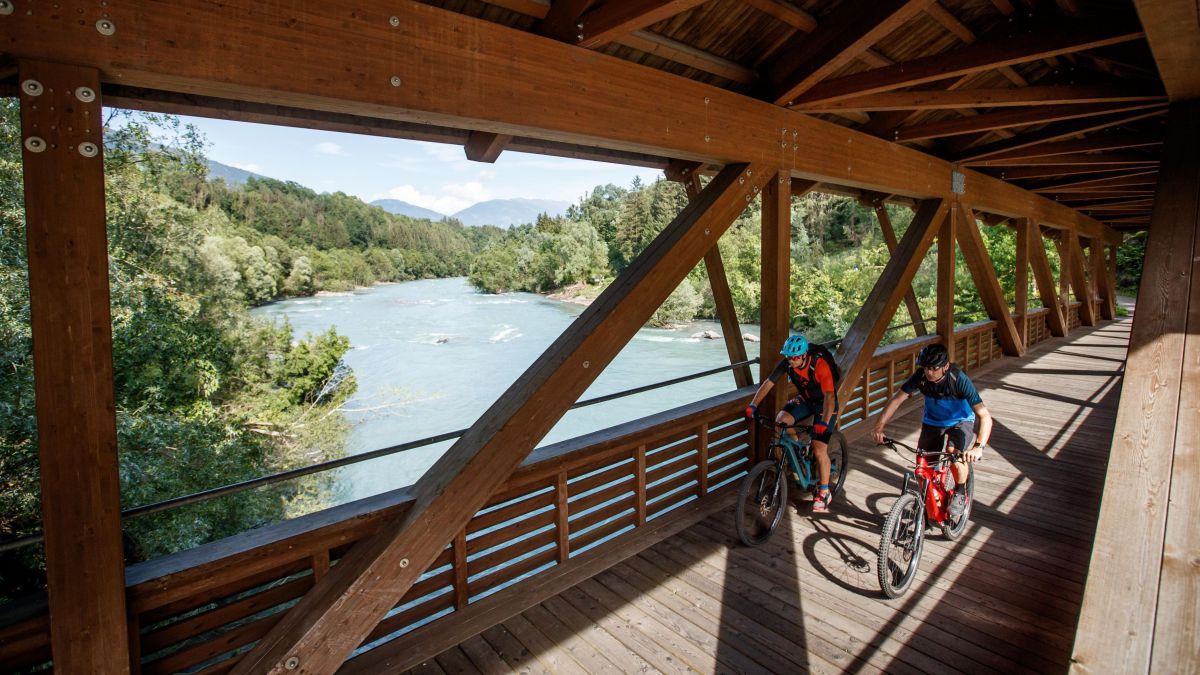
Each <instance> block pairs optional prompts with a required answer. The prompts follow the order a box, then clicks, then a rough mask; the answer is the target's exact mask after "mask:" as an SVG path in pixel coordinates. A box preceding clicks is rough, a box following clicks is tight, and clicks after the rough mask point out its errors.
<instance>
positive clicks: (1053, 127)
mask: <svg viewBox="0 0 1200 675" xmlns="http://www.w3.org/2000/svg"><path fill="white" fill-rule="evenodd" d="M1166 112H1167V109H1166V107H1165V106H1162V107H1155V108H1151V109H1148V110H1144V109H1139V110H1134V111H1126V112H1121V113H1115V114H1112V115H1103V116H1099V117H1093V118H1088V119H1086V120H1084V121H1068V122H1056V123H1053V124H1049V125H1047V126H1046V127H1044V128H1042V129H1039V130H1037V131H1035V132H1032V133H1028V134H1021V135H1020V136H1015V137H1013V138H1006V139H1004V140H1000V141H996V142H994V143H989V144H987V145H981V146H979V147H977V148H971V149H969V150H966V151H964V152H962V153H961V154H960V155H958V156H957V157H956V158H955V159H956V160H957V161H959V162H961V163H965V164H970V163H972V162H973V161H974V160H980V159H988V158H991V157H993V156H995V155H1000V154H1003V153H1005V152H1007V151H1009V150H1016V149H1019V148H1027V147H1030V146H1035V145H1041V144H1043V143H1052V142H1054V141H1061V140H1065V139H1068V138H1071V137H1073V136H1079V135H1081V134H1090V133H1092V132H1095V131H1100V130H1103V129H1108V128H1111V127H1118V126H1123V125H1126V124H1132V123H1134V122H1139V121H1141V120H1145V119H1150V118H1153V117H1161V116H1163V115H1165V114H1166Z"/></svg>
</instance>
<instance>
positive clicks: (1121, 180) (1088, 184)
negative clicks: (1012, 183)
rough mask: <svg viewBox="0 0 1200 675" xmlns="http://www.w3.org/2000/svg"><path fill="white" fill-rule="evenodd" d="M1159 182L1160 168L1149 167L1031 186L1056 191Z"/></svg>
mask: <svg viewBox="0 0 1200 675" xmlns="http://www.w3.org/2000/svg"><path fill="white" fill-rule="evenodd" d="M1156 182H1158V169H1157V168H1153V169H1147V170H1144V171H1130V172H1128V173H1124V174H1121V175H1119V176H1110V177H1104V178H1095V179H1086V180H1081V179H1075V180H1070V181H1066V182H1060V183H1052V184H1050V185H1039V186H1037V187H1034V188H1031V189H1032V190H1033V191H1034V192H1055V191H1062V190H1066V189H1070V188H1076V189H1079V188H1082V189H1090V188H1103V187H1128V186H1130V185H1154V184H1155V183H1156Z"/></svg>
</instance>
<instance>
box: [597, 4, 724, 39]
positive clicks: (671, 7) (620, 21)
mask: <svg viewBox="0 0 1200 675" xmlns="http://www.w3.org/2000/svg"><path fill="white" fill-rule="evenodd" d="M707 1H708V0H605V1H604V2H602V3H601V4H600V5H598V6H596V7H594V8H592V9H590V10H588V11H587V12H585V13H584V14H583V15H582V16H581V17H579V20H578V22H577V23H576V28H577V29H578V31H579V32H578V33H576V40H575V42H576V44H578V45H579V46H580V47H588V48H595V47H599V46H601V45H603V44H605V43H606V42H611V41H613V40H615V39H617V38H620V37H623V36H626V35H629V34H630V33H632V32H633V31H635V30H639V29H642V28H645V27H646V26H649V25H651V24H655V23H658V22H659V21H662V20H664V19H669V18H671V17H673V16H675V15H676V14H682V13H683V12H686V11H687V10H689V9H692V8H693V7H696V6H698V5H702V4H704V3H705V2H707Z"/></svg>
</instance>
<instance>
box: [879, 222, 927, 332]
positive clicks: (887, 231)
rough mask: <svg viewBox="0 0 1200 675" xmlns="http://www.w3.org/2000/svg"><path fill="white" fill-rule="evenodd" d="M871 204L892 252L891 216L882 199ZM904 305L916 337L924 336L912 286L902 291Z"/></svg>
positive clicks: (894, 231)
mask: <svg viewBox="0 0 1200 675" xmlns="http://www.w3.org/2000/svg"><path fill="white" fill-rule="evenodd" d="M873 206H874V207H875V217H876V218H878V219H879V229H880V230H882V231H883V240H884V242H886V243H887V247H888V253H892V252H894V251H895V250H896V230H895V229H893V228H892V218H891V216H889V215H888V212H887V206H886V205H885V204H884V203H883V200H882V199H876V200H875V201H874V202H873ZM904 306H905V307H906V308H907V309H908V316H909V318H910V319H911V320H912V322H913V330H915V331H916V332H917V337H922V336H924V335H925V334H926V333H927V332H928V331H927V330H925V322H924V320H923V319H922V318H921V306H920V305H918V304H917V294H916V293H915V292H913V289H912V286H909V287H908V290H907V291H906V292H905V293H904Z"/></svg>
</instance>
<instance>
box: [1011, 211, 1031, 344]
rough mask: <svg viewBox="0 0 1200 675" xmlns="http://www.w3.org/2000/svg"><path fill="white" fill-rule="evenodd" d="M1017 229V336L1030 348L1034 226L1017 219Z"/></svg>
mask: <svg viewBox="0 0 1200 675" xmlns="http://www.w3.org/2000/svg"><path fill="white" fill-rule="evenodd" d="M1014 224H1015V225H1016V227H1017V262H1016V265H1017V269H1016V297H1014V298H1013V301H1014V303H1015V304H1016V311H1017V315H1018V316H1020V317H1021V318H1020V319H1018V320H1017V336H1018V337H1020V338H1021V344H1022V345H1025V348H1026V349H1028V348H1029V230H1030V228H1031V227H1032V224H1031V223H1030V222H1029V219H1028V218H1017V219H1016V220H1015V221H1014Z"/></svg>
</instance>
